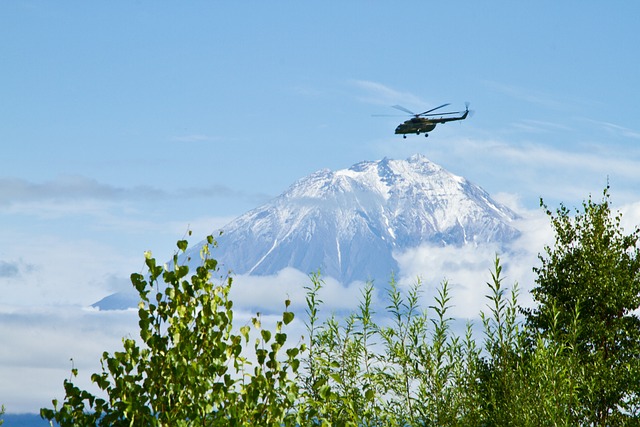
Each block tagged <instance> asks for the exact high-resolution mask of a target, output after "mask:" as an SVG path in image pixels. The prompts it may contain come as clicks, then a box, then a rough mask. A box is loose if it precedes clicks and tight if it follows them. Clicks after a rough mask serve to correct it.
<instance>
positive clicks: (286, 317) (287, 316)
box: [282, 311, 294, 325]
mask: <svg viewBox="0 0 640 427" xmlns="http://www.w3.org/2000/svg"><path fill="white" fill-rule="evenodd" d="M293 318H294V314H293V313H292V312H290V311H285V312H284V313H282V321H283V322H284V324H285V325H288V324H289V323H291V321H292V320H293Z"/></svg>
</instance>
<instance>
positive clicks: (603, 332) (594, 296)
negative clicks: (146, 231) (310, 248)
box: [41, 189, 640, 426]
mask: <svg viewBox="0 0 640 427" xmlns="http://www.w3.org/2000/svg"><path fill="white" fill-rule="evenodd" d="M543 206H544V205H543ZM544 207H545V208H546V206H544ZM546 210H547V213H548V215H549V217H550V220H551V223H552V226H553V228H554V230H555V234H556V241H555V245H554V246H553V247H546V248H545V253H544V254H542V255H540V261H541V266H540V267H538V268H536V269H535V272H536V273H537V280H536V287H535V288H534V289H533V297H534V300H535V301H536V303H537V304H536V306H535V307H534V308H533V309H529V310H521V309H520V308H519V306H518V302H517V297H518V290H517V286H513V287H512V288H511V289H510V290H507V289H506V288H505V286H504V284H503V278H502V276H501V271H502V267H501V264H500V260H499V259H498V258H496V260H495V265H494V269H493V272H492V276H491V280H490V281H489V283H488V302H489V304H488V310H487V312H486V313H482V314H481V316H482V329H483V331H484V336H483V339H482V340H481V341H477V339H476V338H475V336H474V335H473V334H472V332H471V326H470V325H469V326H468V327H467V333H466V334H463V335H462V336H458V335H456V334H455V333H454V332H453V331H452V328H451V326H452V322H453V320H452V319H451V318H450V315H449V314H448V310H449V308H450V306H451V301H450V295H449V288H448V284H447V283H446V282H444V283H443V284H442V285H441V287H440V289H439V292H438V294H437V296H436V297H435V299H434V301H433V305H432V306H430V307H428V308H423V307H421V306H420V303H419V301H420V283H419V282H418V283H416V284H415V285H414V286H413V287H411V289H410V290H409V291H408V292H406V293H403V292H401V288H400V287H399V286H398V285H397V284H396V283H395V281H393V280H392V281H391V283H390V286H389V288H388V290H387V299H386V301H387V308H386V312H385V313H374V312H373V306H372V297H373V293H374V288H373V286H372V285H371V284H369V285H367V286H365V287H364V288H363V290H362V298H361V301H360V305H359V307H358V309H357V310H355V311H354V312H353V313H352V314H351V315H348V316H346V317H343V318H337V317H329V318H325V317H321V316H320V314H321V311H322V306H323V305H322V301H321V300H320V299H319V295H320V290H321V288H322V280H321V278H320V277H319V276H318V275H312V276H311V278H310V283H309V285H308V286H307V288H306V290H307V299H306V305H307V310H306V317H305V320H304V322H305V325H306V329H307V335H306V337H305V339H304V340H302V341H298V340H297V339H295V340H292V339H291V338H290V337H288V336H287V334H286V332H285V331H286V329H287V325H290V323H291V322H292V321H293V320H294V314H293V313H292V312H290V311H289V301H285V303H284V311H283V313H282V315H281V317H280V318H279V320H278V321H277V322H276V323H275V326H274V328H273V330H272V331H271V330H268V329H266V328H263V325H262V319H261V316H260V315H256V316H255V317H254V318H253V319H252V321H251V322H248V323H247V324H244V325H241V326H238V325H234V323H233V321H234V311H233V303H232V301H231V300H230V299H229V290H230V289H231V286H232V279H231V278H230V277H220V275H219V274H220V273H219V271H218V270H217V263H216V261H215V259H214V258H213V257H212V254H211V252H210V250H213V247H215V240H214V238H213V237H209V239H208V240H209V246H206V247H205V248H204V250H203V252H202V254H201V255H202V265H201V266H200V267H198V268H197V270H196V271H195V272H190V271H189V269H188V268H187V267H186V266H183V265H179V264H178V259H179V257H178V255H176V256H175V257H174V260H173V261H174V262H173V266H172V267H171V268H167V267H163V266H159V265H157V263H156V260H155V259H154V258H153V257H152V256H151V255H150V254H148V255H147V257H146V264H147V267H148V270H149V272H148V274H147V275H146V276H143V275H141V274H133V275H132V277H131V279H132V283H133V285H134V286H135V288H136V289H137V291H138V292H139V294H140V305H139V326H140V339H139V340H133V339H124V340H123V349H122V351H119V352H115V353H113V354H109V353H106V352H105V353H104V355H103V357H102V367H103V370H102V372H101V373H96V374H94V375H93V376H92V380H93V382H94V383H95V384H96V385H97V387H98V388H99V389H100V390H102V391H103V392H104V393H103V397H99V396H95V395H93V394H91V393H89V392H88V391H86V390H82V389H80V388H78V387H77V386H76V385H74V383H73V382H72V381H65V382H64V388H65V393H66V396H65V398H64V401H62V402H58V401H54V402H53V409H42V411H41V414H42V416H43V418H45V419H47V420H51V421H55V422H57V423H59V425H61V426H72V425H73V426H78V425H85V426H88V425H90V426H94V425H100V426H120V425H123V426H124V425H127V426H129V425H136V426H218V425H220V426H240V425H265V426H266V425H269V426H295V425H301V426H310V425H322V426H329V425H331V426H333V425H335V426H573V425H594V426H619V425H639V423H640V406H639V403H640V400H639V399H640V390H639V388H640V358H639V356H640V327H639V326H640V325H639V323H638V322H639V319H638V317H637V315H636V314H635V311H634V310H636V309H637V308H638V305H639V303H640V301H639V299H638V298H639V294H640V257H639V256H638V255H639V254H638V246H637V243H638V237H639V235H640V232H639V231H638V230H637V229H636V230H635V231H634V232H633V233H632V234H630V235H625V234H624V233H623V230H622V228H621V227H620V215H614V214H612V212H611V209H610V204H609V193H608V189H606V190H605V191H604V197H603V199H602V201H600V202H594V201H593V200H592V199H591V198H589V200H587V201H585V202H584V204H583V207H582V210H581V211H577V212H576V213H575V215H571V212H570V211H569V210H568V209H566V208H565V207H564V206H561V207H560V208H559V209H558V210H556V211H555V213H554V212H551V211H550V210H549V209H546ZM178 249H179V253H180V254H181V253H183V252H185V251H186V249H187V242H186V241H184V240H182V241H179V242H178ZM161 283H163V285H161ZM214 283H215V284H214ZM292 341H294V342H293V343H292ZM73 375H74V376H75V375H77V372H75V371H74V372H73Z"/></svg>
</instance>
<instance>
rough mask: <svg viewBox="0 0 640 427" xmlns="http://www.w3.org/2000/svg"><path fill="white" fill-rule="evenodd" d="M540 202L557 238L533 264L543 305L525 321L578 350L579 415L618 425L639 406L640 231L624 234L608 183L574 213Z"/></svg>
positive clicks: (535, 291)
mask: <svg viewBox="0 0 640 427" xmlns="http://www.w3.org/2000/svg"><path fill="white" fill-rule="evenodd" d="M541 205H542V206H543V207H544V208H545V210H546V212H547V214H548V216H549V217H550V220H551V224H552V226H553V229H554V231H555V235H556V240H555V245H554V247H546V248H545V251H546V255H545V256H542V255H541V256H540V261H541V263H542V265H541V267H538V268H536V269H535V271H536V273H537V280H536V284H537V286H536V287H535V288H534V289H533V290H532V294H533V297H534V299H535V300H536V301H537V302H538V303H539V305H538V307H537V308H536V309H534V310H528V311H527V312H526V314H527V321H528V324H529V325H530V326H531V328H533V329H536V330H539V331H540V332H541V333H542V335H543V336H544V337H545V338H546V339H550V340H552V341H553V342H554V343H556V344H557V345H561V346H564V347H565V348H571V349H572V350H574V352H573V355H574V357H576V358H577V360H578V362H579V366H580V369H582V370H583V371H584V373H585V374H586V375H589V377H590V378H591V380H590V381H589V384H584V385H583V386H582V387H581V390H580V395H581V399H580V400H581V407H577V408H575V410H574V411H575V413H576V415H578V416H580V417H582V416H584V417H586V418H587V419H588V420H589V422H590V423H593V424H594V425H618V424H619V423H621V422H623V421H624V420H625V419H627V418H628V417H629V416H631V415H632V414H633V413H635V412H637V408H636V407H637V403H638V397H639V392H640V383H639V381H638V379H639V376H638V375H639V374H640V361H639V359H638V358H639V356H640V319H639V318H638V316H637V314H636V312H635V311H636V310H637V309H638V307H639V306H640V256H639V254H640V249H639V248H638V238H639V237H640V230H639V229H638V228H636V229H635V230H634V231H633V232H632V233H631V234H628V235H627V234H624V232H623V229H622V227H621V225H620V222H621V215H620V214H619V213H618V214H615V215H614V214H613V213H612V212H611V208H610V196H609V188H608V187H607V188H606V189H605V190H604V192H603V198H602V201H601V202H599V203H596V202H594V201H593V200H592V199H591V198H589V199H588V200H587V201H585V202H584V203H583V206H582V211H576V212H575V215H571V212H570V210H569V209H567V208H566V207H565V206H563V205H561V206H560V208H559V209H557V211H556V213H555V214H554V213H553V212H551V211H550V210H549V209H548V208H547V206H546V205H544V203H542V202H541ZM550 331H553V333H551V332H550Z"/></svg>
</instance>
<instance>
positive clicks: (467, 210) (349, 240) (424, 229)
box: [192, 154, 519, 283]
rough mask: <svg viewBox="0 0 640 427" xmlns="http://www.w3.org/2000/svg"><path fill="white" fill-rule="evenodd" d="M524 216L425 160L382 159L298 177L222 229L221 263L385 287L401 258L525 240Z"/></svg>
mask: <svg viewBox="0 0 640 427" xmlns="http://www.w3.org/2000/svg"><path fill="white" fill-rule="evenodd" d="M517 217H518V216H517V214H515V213H514V212H513V211H511V210H510V209H509V208H508V207H506V206H504V205H501V204H499V203H497V202H495V201H494V200H493V199H491V197H490V196H489V194H488V193H487V192H486V191H484V190H483V189H482V188H480V187H478V186H476V185H475V184H472V183H471V182H469V181H468V180H466V179H465V178H463V177H460V176H457V175H454V174H452V173H450V172H448V171H447V170H445V169H444V168H442V167H441V166H439V165H437V164H435V163H433V162H431V161H429V160H428V159H427V158H426V157H425V156H423V155H420V154H416V155H413V156H411V157H409V158H408V159H406V160H393V159H389V158H384V159H382V160H378V161H362V162H359V163H356V164H354V165H353V166H351V167H350V168H348V169H341V170H337V171H331V170H329V169H322V170H319V171H316V172H314V173H312V174H310V175H308V176H306V177H303V178H301V179H299V180H298V181H296V182H295V183H293V184H292V185H291V186H290V187H289V189H288V190H286V191H285V192H284V193H282V194H281V195H280V196H278V197H276V198H274V199H272V200H271V201H269V202H267V203H266V204H264V205H262V206H260V207H258V208H256V209H253V210H251V211H249V212H247V213H245V214H243V215H241V216H240V217H238V218H236V219H235V220H234V221H232V222H231V223H229V224H227V226H225V227H223V228H222V231H223V234H222V235H221V236H220V238H219V239H218V241H219V248H218V249H217V250H216V255H215V256H216V257H217V259H218V260H219V261H220V262H221V263H222V264H223V265H225V266H226V267H228V268H230V269H231V270H232V271H233V272H234V273H236V274H253V275H271V274H276V273H277V272H278V271H280V270H281V269H283V268H285V267H294V268H297V269H299V270H302V271H304V272H312V271H317V270H318V269H320V271H321V272H322V274H323V275H326V276H331V277H334V278H336V279H338V280H339V281H341V282H343V283H348V282H351V281H354V280H363V281H364V280H371V279H383V278H384V279H385V280H386V278H388V277H389V275H390V274H391V273H392V272H394V271H396V272H397V270H398V265H397V262H396V261H395V259H394V258H393V253H394V251H399V250H400V251H401V250H406V249H409V248H412V247H416V246H419V245H421V244H425V243H429V244H436V245H450V244H453V245H463V244H478V243H484V242H506V241H509V240H511V239H512V238H514V237H516V236H517V235H518V234H519V233H518V231H517V230H516V229H515V228H514V227H513V226H512V225H511V223H512V222H513V221H514V220H515V219H516V218H517ZM200 247H201V244H199V245H197V246H196V247H195V248H194V249H192V250H193V251H194V252H195V251H198V250H199V249H200Z"/></svg>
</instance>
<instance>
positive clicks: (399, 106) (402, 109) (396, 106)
mask: <svg viewBox="0 0 640 427" xmlns="http://www.w3.org/2000/svg"><path fill="white" fill-rule="evenodd" d="M391 108H395V109H396V110H400V111H404V112H405V113H408V114H411V115H412V116H419V114H416V113H414V112H413V111H411V110H408V109H406V108H404V107H403V106H402V105H392V106H391Z"/></svg>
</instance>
